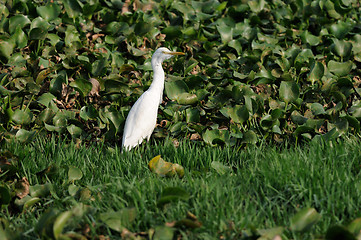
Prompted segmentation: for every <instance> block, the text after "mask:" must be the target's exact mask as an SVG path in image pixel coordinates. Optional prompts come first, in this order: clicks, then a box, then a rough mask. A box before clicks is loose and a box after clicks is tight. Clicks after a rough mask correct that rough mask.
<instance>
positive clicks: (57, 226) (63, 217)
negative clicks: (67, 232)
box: [53, 211, 73, 239]
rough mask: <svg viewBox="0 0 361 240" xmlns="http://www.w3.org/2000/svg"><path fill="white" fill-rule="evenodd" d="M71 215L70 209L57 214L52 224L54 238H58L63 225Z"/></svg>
mask: <svg viewBox="0 0 361 240" xmlns="http://www.w3.org/2000/svg"><path fill="white" fill-rule="evenodd" d="M72 217H73V213H72V212H71V211H65V212H62V213H60V214H59V216H57V217H56V220H55V222H54V225H53V231H54V236H55V239H59V237H60V235H61V233H62V232H63V229H64V227H65V225H66V224H67V222H68V221H69V219H70V218H72Z"/></svg>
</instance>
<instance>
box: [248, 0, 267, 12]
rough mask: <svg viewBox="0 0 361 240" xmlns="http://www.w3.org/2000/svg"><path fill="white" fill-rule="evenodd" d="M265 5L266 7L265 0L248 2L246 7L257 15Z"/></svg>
mask: <svg viewBox="0 0 361 240" xmlns="http://www.w3.org/2000/svg"><path fill="white" fill-rule="evenodd" d="M265 5H266V1H265V0H253V1H248V6H249V8H250V9H251V11H252V12H254V13H259V12H260V11H262V10H263V9H264V7H265Z"/></svg>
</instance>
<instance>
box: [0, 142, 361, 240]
mask: <svg viewBox="0 0 361 240" xmlns="http://www.w3.org/2000/svg"><path fill="white" fill-rule="evenodd" d="M198 145H200V144H194V143H189V142H181V143H180V145H179V147H178V148H175V147H174V146H173V144H172V142H171V141H166V142H165V146H164V145H163V144H159V145H158V144H152V147H151V146H150V144H149V143H148V144H146V145H142V147H141V148H137V149H135V150H134V151H133V152H132V153H128V152H124V153H120V151H119V148H115V149H109V148H107V147H105V146H103V147H101V146H99V145H96V146H95V145H94V146H90V147H87V148H86V147H81V148H79V147H77V146H76V144H74V143H71V144H66V143H65V142H61V141H59V140H57V139H55V138H54V139H52V141H35V142H34V143H33V144H27V145H26V146H25V147H24V146H23V145H19V144H16V143H15V142H14V143H11V144H6V146H5V147H6V149H8V150H9V151H10V152H13V153H14V154H15V155H12V154H10V153H9V152H2V153H0V160H1V163H0V169H1V171H2V174H1V175H0V180H1V186H0V193H1V195H0V205H1V211H0V236H2V237H4V236H5V235H4V228H5V232H6V233H7V234H8V235H9V238H8V239H13V238H14V237H19V239H38V238H41V237H42V238H43V239H44V238H57V239H84V238H85V237H87V238H88V239H89V238H90V239H94V238H95V239H98V238H99V239H102V236H103V237H104V236H105V237H109V238H110V239H119V238H120V237H121V236H122V237H123V239H124V238H126V236H128V237H129V239H134V237H135V235H136V236H137V237H138V239H141V238H146V239H178V238H172V236H181V235H182V236H183V237H184V239H187V238H186V237H188V239H219V238H220V237H223V238H224V239H245V240H246V239H258V237H260V236H262V237H263V238H262V239H273V237H274V236H277V235H279V236H282V239H315V238H316V237H317V238H318V239H324V238H326V239H355V236H357V235H359V236H358V237H360V229H361V219H360V218H359V217H360V211H359V208H360V205H361V199H360V194H361V188H360V180H361V178H360V176H361V175H360V165H361V159H360V147H359V146H360V143H359V142H358V141H349V142H345V143H341V144H338V143H335V142H329V143H327V144H320V143H316V142H315V143H314V144H312V145H310V146H309V147H304V148H301V147H297V148H291V149H282V150H280V149H278V148H276V147H250V148H247V149H245V150H243V151H237V150H236V149H234V148H230V147H222V148H220V147H216V148H214V147H209V146H206V147H203V146H202V147H199V146H198ZM157 154H161V155H162V156H163V158H164V160H165V161H169V162H171V163H177V164H179V165H181V166H183V167H184V173H185V174H184V177H183V178H182V179H180V178H178V177H170V178H166V177H165V178H162V177H159V176H158V175H157V174H156V173H153V172H152V171H151V170H149V169H148V168H147V163H148V162H149V161H150V160H151V159H152V158H153V156H155V155H157ZM155 159H159V158H155ZM153 160H154V159H153ZM6 170H8V171H6ZM188 212H189V213H188ZM354 219H355V220H354ZM342 226H346V227H342ZM126 229H127V230H126ZM154 231H155V233H154ZM337 232H338V234H341V235H336V233H337ZM134 234H135V235H134ZM153 234H154V235H153ZM151 236H153V238H151ZM346 236H349V238H346ZM148 237H149V238H148ZM2 239H4V238H2Z"/></svg>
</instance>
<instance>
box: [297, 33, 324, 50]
mask: <svg viewBox="0 0 361 240" xmlns="http://www.w3.org/2000/svg"><path fill="white" fill-rule="evenodd" d="M301 39H302V41H304V42H306V43H308V44H310V45H311V46H317V45H318V44H319V43H320V42H321V38H320V37H316V36H315V35H313V34H311V33H310V32H309V31H307V30H306V31H304V32H303V33H302V34H301Z"/></svg>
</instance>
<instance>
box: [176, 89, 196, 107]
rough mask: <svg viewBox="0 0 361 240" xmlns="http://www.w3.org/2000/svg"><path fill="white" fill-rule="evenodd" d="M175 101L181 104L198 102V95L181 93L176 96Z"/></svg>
mask: <svg viewBox="0 0 361 240" xmlns="http://www.w3.org/2000/svg"><path fill="white" fill-rule="evenodd" d="M176 99H177V102H178V103H179V104H182V105H191V104H195V103H196V102H198V97H197V95H196V94H192V93H187V92H185V93H181V94H179V95H178V96H177V98H176Z"/></svg>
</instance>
